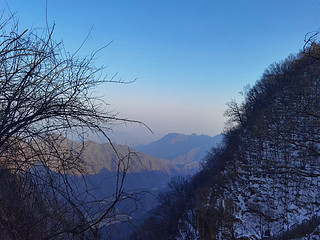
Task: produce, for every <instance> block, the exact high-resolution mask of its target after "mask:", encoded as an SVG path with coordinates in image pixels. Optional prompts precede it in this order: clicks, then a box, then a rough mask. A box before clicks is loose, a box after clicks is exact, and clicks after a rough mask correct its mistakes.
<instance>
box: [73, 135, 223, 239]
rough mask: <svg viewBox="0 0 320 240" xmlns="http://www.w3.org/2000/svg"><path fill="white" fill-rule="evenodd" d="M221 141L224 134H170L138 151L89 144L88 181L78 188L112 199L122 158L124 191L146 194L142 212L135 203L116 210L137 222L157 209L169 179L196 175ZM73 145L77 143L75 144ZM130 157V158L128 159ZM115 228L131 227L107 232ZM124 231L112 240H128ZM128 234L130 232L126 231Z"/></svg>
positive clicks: (85, 157)
mask: <svg viewBox="0 0 320 240" xmlns="http://www.w3.org/2000/svg"><path fill="white" fill-rule="evenodd" d="M221 139H222V136H221V135H217V136H215V137H209V136H205V135H196V134H192V135H184V134H178V133H170V134H168V135H166V136H164V137H163V138H161V139H160V140H157V141H155V142H153V143H150V144H148V145H141V146H138V147H136V148H135V149H132V148H130V147H128V146H125V145H118V144H115V143H112V144H111V143H103V144H101V143H94V142H88V143H87V144H86V148H85V151H84V155H83V158H84V160H85V162H86V163H87V169H86V170H87V173H88V174H87V176H86V182H82V181H81V179H79V180H80V185H79V186H82V187H81V189H82V188H83V190H82V191H85V189H86V187H89V188H90V189H93V190H92V191H90V194H91V195H92V196H93V197H94V198H93V199H95V198H97V199H102V198H103V197H104V196H112V195H113V194H114V191H115V184H116V182H117V167H118V163H119V159H122V163H123V164H121V165H120V166H121V168H122V169H123V168H127V167H128V171H127V174H126V177H125V182H124V189H125V191H126V192H132V191H133V192H141V191H145V192H146V193H147V194H145V195H144V197H143V198H141V199H139V201H140V204H141V207H140V208H139V209H140V210H139V211H137V210H134V209H135V207H134V206H135V204H136V202H135V200H128V201H125V202H123V203H121V204H119V205H117V207H118V209H119V210H121V211H134V212H135V213H134V214H133V215H132V217H134V219H135V220H136V221H140V219H142V218H143V216H145V214H146V212H147V211H148V210H150V209H152V208H153V207H155V205H156V204H157V199H156V196H157V194H158V193H159V192H160V191H163V190H164V188H165V187H166V186H167V184H168V182H169V181H170V179H171V178H172V177H173V176H175V175H185V174H192V173H194V172H196V171H197V170H198V169H199V163H200V162H201V160H202V159H203V158H204V157H205V155H206V153H207V151H209V150H210V149H211V148H212V147H213V146H216V145H217V144H218V143H219V142H220V141H221ZM69 144H71V143H69ZM72 144H78V143H76V142H72ZM128 154H129V155H130V157H129V158H128ZM120 172H121V171H120ZM131 208H132V209H131ZM132 221H133V219H132ZM116 228H120V229H122V230H123V229H124V228H126V229H128V228H130V226H129V225H126V224H115V225H112V227H111V229H110V228H108V231H110V230H112V231H115V229H116ZM122 230H120V232H117V233H114V234H113V239H126V237H124V236H122V234H123V231H122ZM125 232H130V231H129V230H126V231H125ZM116 236H117V237H116Z"/></svg>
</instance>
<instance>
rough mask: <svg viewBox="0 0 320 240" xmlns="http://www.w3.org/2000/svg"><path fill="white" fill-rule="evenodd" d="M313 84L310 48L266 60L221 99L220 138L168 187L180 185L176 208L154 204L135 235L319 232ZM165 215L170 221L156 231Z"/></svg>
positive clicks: (294, 235)
mask: <svg viewBox="0 0 320 240" xmlns="http://www.w3.org/2000/svg"><path fill="white" fill-rule="evenodd" d="M312 51H313V49H310V52H311V53H312ZM319 92H320V58H319V57H318V56H317V57H315V56H309V55H306V54H302V53H301V54H298V55H297V56H290V57H289V58H288V59H286V60H285V61H282V62H281V63H278V64H273V65H271V66H270V67H269V68H268V69H267V70H266V71H265V73H264V74H263V76H262V78H261V79H260V81H258V82H257V83H256V85H255V86H253V87H252V88H251V89H250V90H248V91H247V92H246V96H245V101H244V102H243V103H241V104H237V103H235V102H231V103H229V109H228V110H227V112H226V114H227V116H228V117H229V123H228V130H227V131H226V134H225V138H224V145H222V146H220V147H218V148H215V149H213V150H212V151H211V152H210V154H209V155H208V157H207V162H206V164H205V166H204V168H203V169H202V171H201V172H200V173H198V174H197V175H195V176H194V177H193V179H192V180H191V181H190V182H188V183H187V184H185V183H182V184H180V185H178V186H175V187H174V188H173V190H175V189H183V188H186V189H187V190H184V192H185V195H186V197H185V198H187V200H186V201H187V202H188V204H185V205H184V210H183V211H180V212H177V214H176V215H175V216H172V215H170V214H167V215H165V214H164V213H165V212H166V211H167V207H166V205H168V204H166V205H162V206H160V207H158V208H157V209H156V210H155V212H156V213H157V215H158V216H161V214H163V215H165V217H156V219H157V220H156V221H155V220H154V222H156V224H153V225H152V226H151V225H148V224H145V225H144V226H143V227H142V229H141V231H140V234H141V236H142V237H141V239H143V237H146V236H155V238H154V239H166V238H167V239H171V238H177V239H243V240H244V239H246V240H250V239H319V218H320V208H319V207H320V188H319V187H320V94H319ZM171 195H172V194H171ZM180 195H181V193H180V194H179V195H177V196H176V200H174V201H172V202H171V203H170V206H171V208H172V206H179V202H180V201H179V196H180ZM180 205H181V204H180ZM172 219H175V222H176V224H171V225H172V226H174V229H173V228H171V229H170V227H169V229H168V231H167V235H165V234H162V235H161V236H160V237H157V234H155V233H159V232H161V231H160V230H161V229H162V227H163V226H165V222H168V221H171V222H172ZM149 220H150V219H149ZM310 237H313V238H310Z"/></svg>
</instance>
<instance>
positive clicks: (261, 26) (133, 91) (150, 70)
mask: <svg viewBox="0 0 320 240" xmlns="http://www.w3.org/2000/svg"><path fill="white" fill-rule="evenodd" d="M0 6H1V8H2V9H4V10H5V13H6V14H8V12H10V11H11V12H13V13H15V14H16V16H17V17H18V18H19V22H20V28H21V29H24V28H32V27H33V28H34V27H45V23H46V16H47V19H48V23H49V25H53V24H55V32H54V38H55V39H57V40H63V42H64V45H65V48H66V49H67V51H70V52H74V51H76V50H77V49H78V48H79V47H80V46H81V45H82V43H83V41H84V40H85V39H86V36H87V35H88V34H89V36H88V38H87V40H86V41H85V43H84V45H83V47H82V48H81V50H80V51H79V53H78V54H79V55H80V56H86V55H88V54H90V53H92V52H93V51H95V50H97V49H100V48H101V47H103V46H105V45H108V44H109V43H110V42H111V44H109V45H108V46H107V47H106V48H104V49H102V50H101V51H100V52H99V53H98V57H97V59H96V60H95V61H96V62H95V63H96V65H97V66H100V65H103V66H105V67H106V68H105V74H108V75H109V76H113V75H114V74H115V73H117V79H122V80H124V81H132V80H134V79H136V81H135V82H133V83H131V84H107V85H104V86H99V88H98V89H96V93H97V94H98V95H99V96H103V99H104V100H105V101H106V102H107V103H109V104H110V106H109V109H110V110H113V111H114V112H115V113H118V116H119V117H124V118H129V119H134V120H139V121H142V122H144V123H145V124H147V125H148V126H149V127H150V128H151V129H152V130H153V132H154V134H151V133H150V132H149V131H148V130H147V129H146V128H144V127H141V126H139V125H132V124H129V125H127V126H126V127H124V126H122V127H117V128H116V129H115V131H114V133H113V134H114V137H115V138H117V141H118V142H120V143H124V144H129V145H130V144H131V145H135V144H139V143H146V142H150V141H152V140H155V139H157V138H160V137H161V136H163V135H165V134H167V133H170V132H178V133H183V134H191V133H196V134H206V135H210V136H214V135H217V134H219V133H221V132H222V131H223V129H224V125H225V122H226V119H225V117H224V116H223V113H224V111H225V110H226V108H227V106H226V103H227V102H229V101H230V100H232V99H236V100H237V101H241V100H242V96H241V94H239V92H241V91H242V90H243V88H244V87H245V86H246V85H247V84H250V85H251V86H252V85H254V84H255V82H256V81H257V80H259V78H260V76H261V75H262V74H263V72H264V70H265V69H266V68H267V67H268V66H269V65H270V64H272V63H274V62H279V61H281V60H283V59H285V58H286V57H287V56H288V55H290V54H292V53H297V52H298V51H299V50H300V49H302V47H303V44H304V37H305V34H306V33H308V32H310V31H315V30H318V29H319V28H320V0H281V1H280V0H268V1H265V0H233V1H231V0H113V1H110V0H104V1H102V0H91V1H81V0H77V1H75V0H68V1H66V0H64V1H62V0H47V3H46V0H28V1H25V0H6V1H4V0H0ZM8 9H9V10H8ZM46 9H47V15H46Z"/></svg>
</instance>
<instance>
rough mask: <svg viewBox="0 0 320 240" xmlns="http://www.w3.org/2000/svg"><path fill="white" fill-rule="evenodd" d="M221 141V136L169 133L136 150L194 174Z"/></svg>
mask: <svg viewBox="0 0 320 240" xmlns="http://www.w3.org/2000/svg"><path fill="white" fill-rule="evenodd" d="M221 140H222V135H221V134H220V135H217V136H214V137H210V136H207V135H197V134H192V135H185V134H179V133H169V134H167V135H166V136H164V137H163V138H161V139H159V140H158V141H155V142H152V143H150V144H147V145H140V146H137V147H135V149H136V150H138V151H140V152H142V153H145V154H148V155H151V156H155V157H157V158H165V159H169V160H170V161H171V163H174V164H175V165H176V166H178V167H180V169H181V170H183V171H184V172H185V173H194V172H196V171H197V170H198V169H199V163H200V162H201V161H202V160H203V159H204V157H205V156H206V154H207V152H208V151H209V150H210V149H211V148H212V147H214V146H216V145H217V144H218V143H220V142H221Z"/></svg>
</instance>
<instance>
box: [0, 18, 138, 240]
mask: <svg viewBox="0 0 320 240" xmlns="http://www.w3.org/2000/svg"><path fill="white" fill-rule="evenodd" d="M53 30H54V27H52V28H49V27H48V28H46V29H42V30H41V29H31V30H30V29H22V30H20V29H19V27H18V24H17V19H16V18H15V17H14V16H11V17H9V18H7V19H1V21H0V163H1V169H2V171H1V172H3V173H1V172H0V175H1V178H3V180H1V182H2V184H1V188H0V195H1V199H0V211H1V217H0V228H1V230H2V232H3V233H2V235H1V234H0V236H1V237H4V238H6V239H10V238H11V239H51V238H54V239H57V238H62V239H68V238H72V239H74V237H75V236H76V237H79V238H80V237H88V238H90V239H92V238H95V237H97V238H98V234H97V231H96V230H95V226H97V225H98V224H99V223H101V222H102V221H105V220H106V219H108V218H110V213H111V211H112V210H113V209H114V206H115V204H116V203H117V202H118V201H119V200H120V198H121V197H122V194H123V181H124V177H125V173H126V171H127V168H128V161H129V158H130V153H128V154H129V155H128V156H126V157H123V156H122V157H121V156H119V159H118V161H119V163H118V171H117V182H116V186H115V194H114V195H112V196H108V197H106V198H104V199H99V200H98V199H93V198H92V197H91V198H88V197H87V196H88V195H89V191H88V189H84V190H83V189H82V190H83V192H79V191H77V190H74V189H73V187H75V186H76V183H75V182H74V181H75V180H74V179H75V177H74V176H78V177H79V176H83V174H84V173H85V168H84V163H85V162H84V159H83V158H82V153H83V150H84V147H85V145H86V144H85V141H86V134H87V133H88V132H90V133H99V134H103V135H104V136H105V137H107V139H108V136H107V134H106V133H107V131H108V130H110V128H111V127H112V126H113V124H117V123H123V122H136V123H140V122H137V121H131V120H127V119H120V118H117V116H116V115H114V114H113V113H112V112H109V111H108V110H107V108H106V106H107V105H106V104H105V103H104V102H103V101H102V100H101V99H99V98H97V97H95V96H94V95H93V94H92V89H93V88H94V87H96V86H97V85H99V84H103V83H108V82H119V81H116V80H114V78H113V77H111V79H110V78H107V77H105V76H104V75H103V67H96V66H95V65H94V58H95V55H96V53H97V52H93V53H92V54H91V55H90V56H87V57H84V58H79V57H77V56H76V55H75V54H70V53H68V52H66V51H65V49H64V46H63V44H62V42H56V41H54V39H53V38H52V35H53V32H54V31H53ZM140 124H142V123H140ZM73 136H75V137H76V138H77V139H80V143H77V144H75V143H74V142H72V141H69V140H68V139H67V137H73ZM22 183H23V184H22ZM3 184H8V186H7V187H4V186H2V185H3ZM9 192H11V194H9ZM6 196H7V198H6ZM9 196H12V199H15V201H11V200H10V197H9ZM36 196H38V197H36ZM18 199H20V200H18ZM88 199H90V204H89V203H88ZM102 200H103V204H101V203H102ZM19 201H20V202H19ZM40 203H41V204H40ZM18 205H19V206H24V207H23V210H24V211H22V212H19V209H20V208H18V207H17V206H18ZM26 208H30V209H26ZM6 209H12V212H8V211H5V210H6ZM91 210H92V211H91ZM26 212H28V213H30V214H31V215H32V216H33V217H31V216H29V218H30V219H33V220H34V221H32V220H30V221H29V222H28V224H25V225H24V226H21V225H22V223H23V221H22V220H21V218H23V217H27V216H28V214H26ZM93 213H94V216H93V215H92V214H93ZM30 214H29V215H30ZM39 224H40V225H39ZM37 226H41V228H37ZM29 228H30V229H33V230H35V229H38V231H37V233H33V231H31V230H30V229H29ZM28 229H29V230H28ZM39 236H41V237H39Z"/></svg>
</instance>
